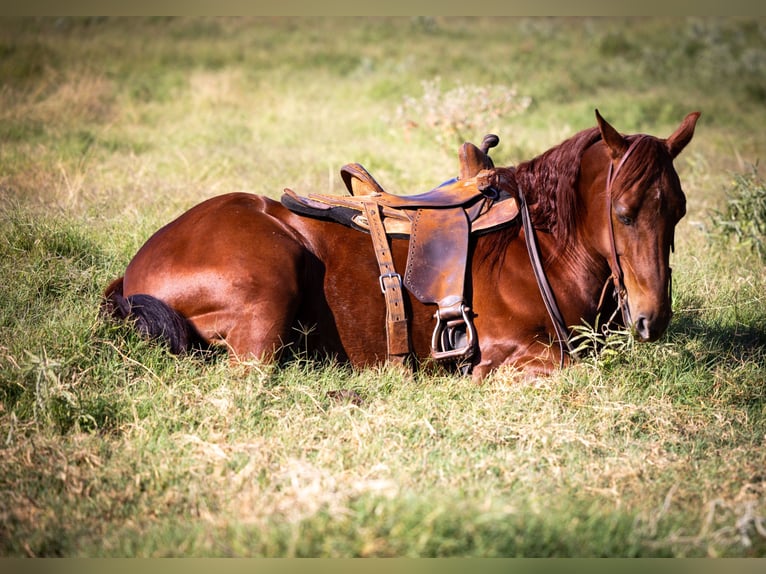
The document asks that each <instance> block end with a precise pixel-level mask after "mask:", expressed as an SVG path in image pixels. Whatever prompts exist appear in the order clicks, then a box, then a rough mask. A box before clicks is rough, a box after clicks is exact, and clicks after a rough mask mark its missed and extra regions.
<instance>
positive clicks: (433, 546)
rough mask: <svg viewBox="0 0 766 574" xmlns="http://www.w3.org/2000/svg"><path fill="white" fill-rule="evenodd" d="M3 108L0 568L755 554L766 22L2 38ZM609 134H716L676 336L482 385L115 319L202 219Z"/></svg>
mask: <svg viewBox="0 0 766 574" xmlns="http://www.w3.org/2000/svg"><path fill="white" fill-rule="evenodd" d="M0 82H1V83H0V555H3V556H93V557H99V556H254V557H258V556H271V557H292V556H313V557H357V556H401V557H414V556H441V557H446V556H464V557H485V556H486V557H494V556H505V557H512V556H535V557H536V556H580V557H599V556H611V557H628V556H735V557H748V556H766V310H765V303H766V296H765V293H766V271H765V268H764V259H763V255H764V253H766V249H764V241H766V239H765V236H766V223H765V222H766V208H765V207H764V203H766V199H765V198H766V186H765V185H764V180H763V178H762V176H761V175H760V174H759V173H758V168H757V163H758V160H759V159H761V158H762V157H763V156H764V155H766V130H764V129H763V126H764V125H766V105H765V104H766V21H765V20H748V19H707V20H706V19H571V20H570V19H547V18H546V19H498V18H486V19H446V18H401V19H317V18H311V19H233V20H201V19H126V20H121V19H114V20H113V19H29V20H7V19H6V20H0ZM594 108H599V110H600V111H601V113H602V114H603V115H604V116H605V117H606V118H607V119H608V120H609V121H610V122H611V123H612V124H613V125H615V127H617V128H618V129H619V130H621V131H623V132H626V133H632V132H640V131H643V132H648V133H652V134H656V135H659V136H667V135H669V134H670V133H671V131H672V130H673V129H674V128H675V127H676V126H677V125H678V123H679V122H680V121H681V119H682V118H683V117H684V115H685V114H686V113H688V112H690V111H693V110H700V111H701V112H702V114H703V115H702V118H701V120H700V123H699V124H698V128H697V132H696V135H695V138H694V140H693V141H692V143H691V144H690V146H689V147H688V148H687V149H686V150H685V151H684V152H683V154H682V155H681V156H680V157H679V158H678V160H677V162H676V166H677V169H678V172H679V174H680V176H681V180H682V182H683V185H684V189H685V190H686V193H687V196H688V203H689V205H688V208H689V209H688V215H687V216H686V218H685V219H684V220H682V222H681V224H680V225H679V229H678V231H677V234H676V235H677V240H676V253H675V255H674V256H673V259H672V264H673V267H674V278H675V282H674V283H675V293H674V305H675V310H676V314H675V317H674V320H673V322H672V323H671V326H670V329H669V331H668V333H667V335H666V336H665V337H664V338H663V339H662V340H661V341H660V342H658V343H655V344H651V345H636V344H633V343H632V342H631V341H630V340H629V339H627V338H625V337H622V336H616V337H615V338H613V339H611V340H610V342H609V343H608V344H607V345H606V346H605V347H604V348H603V350H602V351H601V352H599V353H597V354H595V355H594V356H592V357H590V358H588V359H586V360H584V361H582V362H581V363H579V364H577V365H576V366H574V367H572V368H568V369H566V370H564V371H562V372H560V373H558V374H556V375H554V376H551V377H549V378H545V379H539V380H535V381H527V382H522V381H520V380H518V379H516V378H514V376H513V374H512V373H510V372H497V373H496V374H495V375H493V376H492V377H490V378H489V379H488V380H487V381H486V382H485V383H484V384H483V385H480V386H479V385H475V384H473V383H471V381H470V379H468V378H459V377H455V376H451V375H446V374H445V375H439V374H428V375H425V374H419V375H416V376H414V377H406V376H403V375H402V374H401V373H400V372H398V371H396V370H393V369H387V368H379V369H370V370H363V371H354V370H351V369H348V368H346V367H343V366H339V365H333V364H314V363H310V362H308V361H305V360H296V361H294V362H292V363H290V364H288V365H287V366H285V367H282V368H276V369H275V368H261V367H258V366H253V367H252V368H250V369H244V368H241V367H236V368H235V367H232V366H230V365H229V364H228V362H227V361H226V359H225V358H223V357H221V358H219V359H214V360H212V361H203V360H201V359H199V358H195V357H185V358H180V359H179V358H176V357H173V356H171V355H169V354H168V353H167V352H166V351H165V350H163V349H162V348H158V347H156V346H154V345H151V344H149V343H146V342H144V341H142V340H141V339H139V338H137V337H136V336H135V335H133V333H131V332H130V331H129V330H126V329H124V328H121V327H119V326H114V325H109V324H105V323H103V322H102V321H101V320H99V317H98V314H97V310H98V304H99V298H100V294H101V291H102V290H103V288H104V287H105V286H106V285H107V283H108V282H109V281H110V280H111V279H113V278H114V277H116V276H118V275H120V274H121V273H122V271H123V270H124V268H125V265H126V264H127V262H128V261H129V260H130V258H131V257H132V255H133V254H134V253H135V251H136V250H137V249H138V247H140V245H141V244H142V243H143V242H144V241H145V240H146V238H147V237H148V236H149V235H150V234H151V233H152V232H153V231H154V230H156V229H157V228H158V227H159V226H161V225H162V224H164V223H166V222H167V221H169V220H170V219H171V218H173V217H175V216H176V215H178V214H180V213H181V212H182V211H184V210H185V209H187V208H189V207H191V206H192V205H194V204H196V203H198V202H200V201H201V200H203V199H205V198H208V197H210V196H213V195H216V194H220V193H224V192H228V191H252V192H257V193H261V194H265V195H270V196H272V197H277V196H278V195H279V194H280V193H281V190H282V188H284V187H287V186H289V187H291V188H293V189H295V190H297V191H320V192H327V191H337V192H340V191H341V190H342V182H341V180H340V178H339V177H338V170H339V168H340V167H341V166H342V165H343V164H345V163H349V162H360V163H362V164H363V165H365V166H366V167H367V168H368V169H369V170H370V172H371V173H373V174H374V175H375V177H376V179H378V181H379V182H381V183H382V184H383V185H384V186H385V187H386V188H388V189H389V190H390V191H396V192H400V193H409V192H416V191H424V190H425V189H428V188H431V187H433V186H434V185H435V184H437V183H440V182H441V181H444V180H445V179H448V178H449V177H452V176H453V175H455V174H456V171H457V155H456V152H457V147H458V145H459V144H460V143H461V141H463V140H464V139H467V140H471V141H475V142H479V141H480V140H481V137H482V136H483V135H484V134H485V133H488V132H495V133H498V134H499V135H500V137H501V142H500V146H499V148H497V150H496V152H495V154H494V157H495V161H496V163H498V164H502V165H506V164H512V163H516V162H518V161H520V160H523V159H529V158H531V157H533V156H535V155H537V154H538V153H541V152H543V151H545V150H546V149H548V148H549V147H552V146H553V145H555V144H557V143H559V142H560V141H562V140H563V139H564V138H566V137H568V136H570V135H572V134H574V133H575V132H576V131H578V130H580V129H583V128H586V127H591V126H593V125H595V118H594V113H593V110H594ZM500 287H501V288H502V286H500ZM583 333H584V334H585V335H587V330H584V331H583ZM347 391H354V392H353V393H349V392H347Z"/></svg>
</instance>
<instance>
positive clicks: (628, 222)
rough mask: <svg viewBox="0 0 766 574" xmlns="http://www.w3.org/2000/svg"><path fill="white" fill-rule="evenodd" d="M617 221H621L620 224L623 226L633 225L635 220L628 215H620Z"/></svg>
mask: <svg viewBox="0 0 766 574" xmlns="http://www.w3.org/2000/svg"><path fill="white" fill-rule="evenodd" d="M617 219H619V220H620V223H622V224H623V225H633V218H632V217H628V216H627V215H618V216H617Z"/></svg>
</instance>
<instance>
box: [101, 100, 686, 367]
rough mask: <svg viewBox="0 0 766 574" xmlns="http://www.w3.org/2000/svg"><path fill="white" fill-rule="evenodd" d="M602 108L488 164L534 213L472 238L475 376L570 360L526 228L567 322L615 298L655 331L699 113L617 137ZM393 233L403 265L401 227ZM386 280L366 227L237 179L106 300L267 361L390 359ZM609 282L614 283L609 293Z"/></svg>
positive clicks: (424, 352)
mask: <svg viewBox="0 0 766 574" xmlns="http://www.w3.org/2000/svg"><path fill="white" fill-rule="evenodd" d="M596 117H597V121H598V126H597V127H594V128H591V129H587V130H584V131H582V132H580V133H577V134H576V135H574V136H573V137H571V138H570V139H567V140H566V141H564V142H563V143H561V144H559V145H558V146H556V147H554V148H552V149H550V150H548V151H547V152H545V153H543V154H542V155H540V156H538V157H536V158H534V159H532V160H530V161H527V162H523V163H521V164H519V165H518V166H516V167H515V168H497V169H495V170H494V173H492V172H491V173H490V175H498V176H499V175H502V176H503V177H497V178H496V179H497V180H498V181H504V182H505V183H504V184H500V185H504V186H505V187H506V188H507V189H505V190H504V191H506V192H507V193H511V194H513V195H514V197H519V199H522V198H523V202H524V203H526V206H527V207H528V215H529V221H530V224H531V227H529V228H527V229H526V230H525V229H524V228H522V226H521V224H520V223H515V224H513V225H510V226H507V227H505V228H504V229H501V230H498V231H494V232H491V233H487V234H484V235H480V236H477V237H473V236H472V237H471V239H470V246H469V249H470V257H469V261H468V265H467V269H466V284H467V286H466V289H467V299H468V302H469V304H470V308H471V310H472V316H473V325H474V327H475V332H476V338H477V340H476V350H475V352H474V353H473V354H472V357H471V359H470V369H472V372H473V375H474V377H475V378H477V379H480V378H482V377H483V376H485V375H486V374H487V373H488V372H490V371H491V370H492V369H495V368H497V367H499V366H501V365H511V366H514V367H517V368H519V369H522V370H531V371H533V372H541V373H545V372H549V371H551V370H553V369H555V368H556V367H557V366H558V365H559V364H560V363H561V362H564V359H565V358H566V357H564V355H565V354H566V352H565V350H564V349H563V347H562V348H561V349H559V348H558V347H557V346H556V345H555V344H553V343H554V342H555V341H556V340H557V339H558V338H560V334H559V335H557V331H556V329H555V328H554V323H555V321H552V319H551V315H550V314H549V312H548V311H547V309H546V307H545V305H544V304H543V298H542V297H541V293H540V291H539V290H538V284H537V281H536V279H535V273H533V265H532V263H531V262H530V257H529V254H528V251H527V234H529V233H531V234H533V235H535V236H536V239H537V245H538V247H537V250H538V251H539V255H540V260H541V262H542V266H541V267H542V272H543V273H544V274H545V276H546V278H547V282H548V284H549V286H550V290H551V291H552V296H553V298H554V299H555V304H556V305H557V308H558V310H559V312H560V315H561V319H562V321H563V324H564V325H566V326H575V325H580V324H582V323H583V322H586V323H588V324H591V325H592V324H594V322H595V320H596V318H597V316H598V315H599V314H600V313H604V312H605V310H606V312H609V311H616V309H617V307H618V306H621V307H622V311H623V314H622V315H623V319H622V320H623V321H624V324H625V326H629V327H631V328H632V331H633V333H634V336H635V337H636V338H637V339H638V340H640V341H654V340H656V339H658V338H659V337H660V336H661V335H662V334H663V333H664V331H665V330H666V328H667V326H668V323H669V321H670V318H671V314H672V311H671V299H670V287H671V269H670V265H669V258H670V250H671V248H672V246H673V238H674V230H675V227H676V224H677V223H678V221H679V220H680V219H681V218H682V217H683V216H684V214H685V211H686V198H685V195H684V193H683V191H682V189H681V184H680V182H679V178H678V175H677V173H676V171H675V169H674V167H673V163H672V162H673V160H674V159H675V157H676V156H677V155H678V154H679V153H680V152H681V151H682V150H683V149H684V147H685V146H686V145H687V144H688V143H689V141H691V139H692V136H693V134H694V128H695V125H696V122H697V119H698V117H699V113H697V112H694V113H691V114H689V115H688V116H686V118H685V119H684V120H683V121H682V123H681V124H680V126H679V127H678V128H677V129H676V130H675V131H674V132H673V134H672V135H670V136H669V137H668V138H667V139H660V138H656V137H654V136H648V135H643V134H640V135H629V136H624V135H621V134H620V133H619V132H618V131H616V130H615V129H614V128H613V127H612V126H611V125H610V124H609V123H607V122H606V121H605V120H604V119H603V118H602V117H601V116H600V115H599V114H598V111H597V112H596ZM532 228H533V229H534V230H532ZM390 244H391V253H392V256H393V260H394V264H395V266H396V267H397V268H400V269H403V268H404V266H405V264H406V261H407V256H408V248H407V241H406V239H399V238H392V239H391V240H390ZM380 284H382V281H381V279H380V271H379V268H378V264H377V262H376V258H375V255H374V254H373V250H372V248H371V245H370V237H369V236H368V235H367V234H365V233H362V232H360V231H358V230H355V229H351V228H349V227H346V226H344V225H341V224H339V223H335V222H331V221H323V220H319V219H312V218H307V217H301V216H299V215H296V214H295V213H293V212H291V211H289V210H288V209H286V208H285V207H284V206H283V205H282V204H281V203H279V202H277V201H275V200H272V199H269V198H266V197H262V196H258V195H253V194H245V193H232V194H227V195H221V196H218V197H214V198H212V199H209V200H207V201H204V202H202V203H200V204H198V205H197V206H195V207H193V208H191V209H190V210H189V211H187V212H186V213H184V214H182V215H181V216H180V217H178V218H177V219H176V220H175V221H172V222H171V223H169V224H167V225H166V226H164V227H163V228H161V229H160V230H159V231H157V232H156V233H155V234H154V235H153V236H152V237H151V238H149V240H148V241H147V242H146V243H145V244H144V245H143V247H141V249H140V250H139V251H138V253H137V254H136V255H135V257H134V258H133V260H132V261H131V262H130V264H129V265H128V267H127V269H126V271H125V275H124V276H123V277H121V278H119V279H117V280H115V281H113V282H112V283H111V284H110V285H109V287H108V288H107V289H106V291H105V300H104V303H103V309H104V311H105V312H107V313H110V314H112V315H114V316H116V317H119V318H128V317H130V318H133V319H134V320H135V325H136V327H137V328H138V329H139V330H140V331H141V332H143V333H144V334H146V335H149V336H152V337H159V338H162V339H165V340H166V341H167V342H168V343H169V345H170V348H171V350H172V351H173V352H181V351H184V350H186V349H189V348H191V347H194V346H204V345H208V344H212V343H220V344H224V345H226V346H227V347H228V349H229V354H230V357H231V358H232V359H233V360H261V361H271V360H274V359H275V358H277V357H278V356H280V355H281V351H283V350H284V349H286V348H290V347H291V346H297V344H298V341H299V340H300V350H301V351H304V350H308V351H310V352H312V353H317V354H319V355H324V356H331V357H335V358H337V359H338V360H340V361H344V362H349V363H350V364H352V365H355V366H365V365H372V364H376V363H382V362H384V361H385V360H386V357H387V348H386V333H385V329H384V324H385V322H386V307H385V304H384V297H383V296H382V295H381V290H380V286H379V285H380ZM610 290H613V291H615V292H617V294H618V295H619V296H615V297H614V298H609V297H606V298H605V297H604V293H605V292H609V291H610ZM404 301H405V305H406V307H407V311H408V313H407V315H408V318H409V319H408V320H409V329H410V333H411V349H412V354H413V355H414V356H415V357H418V358H424V357H428V355H429V348H430V347H429V345H430V337H431V333H432V330H433V320H434V308H433V306H432V305H428V304H424V303H421V302H420V301H418V300H417V299H416V298H415V297H413V296H412V295H411V293H408V292H406V291H405V293H404ZM610 305H611V309H607V308H608V307H609V306H610ZM565 336H566V335H565ZM566 360H568V358H566Z"/></svg>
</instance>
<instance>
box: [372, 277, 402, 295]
mask: <svg viewBox="0 0 766 574" xmlns="http://www.w3.org/2000/svg"><path fill="white" fill-rule="evenodd" d="M383 279H397V280H398V281H399V287H400V288H401V286H402V276H401V275H399V274H398V273H384V274H383V275H381V276H380V277H378V282H379V283H380V292H381V293H383V295H385V294H386V285H385V284H384V283H383Z"/></svg>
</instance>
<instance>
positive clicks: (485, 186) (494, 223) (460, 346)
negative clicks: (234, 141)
mask: <svg viewBox="0 0 766 574" xmlns="http://www.w3.org/2000/svg"><path fill="white" fill-rule="evenodd" d="M493 138H494V139H493ZM497 141H498V139H497V136H492V135H490V136H486V137H485V138H484V142H483V149H479V148H477V147H476V146H475V145H473V144H471V143H468V142H467V143H465V144H463V146H462V147H461V148H460V150H459V158H460V177H458V178H455V179H452V180H449V181H447V182H445V183H443V184H442V185H440V186H438V187H436V188H435V189H432V190H430V191H428V192H426V193H422V194H418V195H411V196H402V195H394V194H391V193H388V192H386V191H385V190H384V189H383V188H382V187H381V186H380V184H378V182H377V181H375V179H374V178H373V177H372V176H371V175H370V174H369V173H368V172H367V170H366V169H365V168H364V167H362V166H361V165H360V164H358V163H353V164H348V165H346V166H344V167H343V168H342V169H341V177H342V179H343V181H344V183H345V184H346V188H347V189H348V191H349V192H350V194H351V195H350V196H339V195H331V194H309V196H308V197H302V196H300V195H298V194H296V193H295V192H294V191H292V190H290V189H285V193H284V195H283V196H282V204H283V205H285V207H287V208H288V209H290V210H291V211H293V212H295V213H298V214H300V215H304V216H310V217H316V218H321V219H329V220H333V221H337V222H339V223H343V224H345V225H348V226H350V227H353V228H356V229H359V230H361V231H365V232H367V233H369V234H370V236H371V237H372V243H373V248H374V250H375V255H376V258H377V261H378V266H379V269H380V278H379V282H380V287H381V290H382V292H383V295H384V297H385V299H386V309H387V319H386V333H387V342H388V356H389V359H390V360H394V361H399V362H402V361H404V359H405V358H406V356H408V355H409V354H410V352H411V351H410V348H411V346H410V341H409V330H408V322H407V317H406V314H405V306H404V301H403V295H402V286H403V285H404V286H406V287H407V288H408V290H409V291H410V293H412V294H413V295H414V296H415V297H417V299H418V300H419V301H421V302H422V303H426V304H436V305H437V307H438V308H437V311H436V313H435V315H434V317H435V318H436V327H435V328H434V332H433V335H432V337H431V356H432V357H433V358H434V359H437V360H458V361H467V360H468V359H469V358H470V357H471V356H472V354H473V352H474V347H475V342H476V334H475V330H474V328H473V322H472V314H471V310H470V308H469V307H468V306H467V305H466V302H465V289H464V285H465V277H466V269H467V266H468V243H469V238H470V236H471V235H472V234H480V233H485V232H489V231H492V230H495V229H499V228H501V227H504V226H508V225H512V224H514V223H515V222H516V221H517V217H518V214H519V204H518V201H517V199H516V198H517V193H516V186H515V179H514V178H513V170H512V169H510V168H499V169H497V168H495V167H494V164H493V162H492V160H491V158H490V157H489V156H488V155H487V150H488V149H489V147H493V146H494V145H496V144H497ZM391 236H396V237H408V238H409V247H408V255H407V268H406V270H405V274H404V280H403V281H402V277H401V275H400V274H399V273H397V272H396V270H395V269H394V263H393V258H392V256H391V252H390V246H389V237H391Z"/></svg>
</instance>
